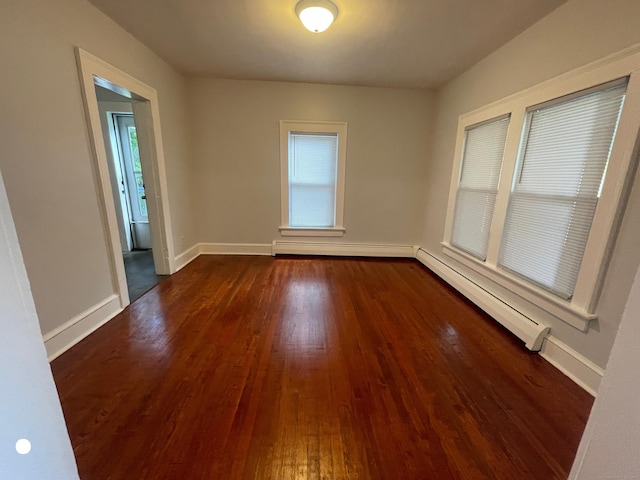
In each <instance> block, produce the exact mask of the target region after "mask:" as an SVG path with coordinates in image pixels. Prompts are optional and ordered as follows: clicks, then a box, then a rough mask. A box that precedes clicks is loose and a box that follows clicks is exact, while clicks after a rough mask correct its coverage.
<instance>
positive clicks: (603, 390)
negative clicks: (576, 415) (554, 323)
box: [569, 269, 640, 480]
mask: <svg viewBox="0 0 640 480" xmlns="http://www.w3.org/2000/svg"><path fill="white" fill-rule="evenodd" d="M638 365H640V269H638V270H637V273H636V278H635V281H634V282H633V286H632V287H631V293H630V294H629V299H628V301H627V304H626V307H625V310H624V314H623V316H622V322H621V323H620V330H619V332H618V335H617V336H616V340H615V342H614V344H613V349H612V350H611V358H610V359H609V365H608V366H607V371H606V372H605V375H604V378H603V379H602V383H601V385H600V391H599V394H598V397H597V398H596V401H595V403H594V405H593V409H592V410H591V415H590V416H589V421H588V422H587V428H586V429H585V431H584V435H583V436H582V441H581V442H580V446H579V447H578V453H577V455H576V459H575V462H574V465H573V469H572V470H571V474H570V476H569V478H571V479H575V480H592V479H600V478H603V479H604V478H610V479H616V480H636V479H638V478H640V456H639V455H638V446H639V445H640V402H638V398H640V382H638Z"/></svg>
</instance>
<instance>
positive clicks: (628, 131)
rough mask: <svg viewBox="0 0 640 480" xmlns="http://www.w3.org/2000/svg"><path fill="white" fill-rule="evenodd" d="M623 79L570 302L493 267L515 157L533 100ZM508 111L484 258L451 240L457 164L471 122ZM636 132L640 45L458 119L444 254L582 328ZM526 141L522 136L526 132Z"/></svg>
mask: <svg viewBox="0 0 640 480" xmlns="http://www.w3.org/2000/svg"><path fill="white" fill-rule="evenodd" d="M624 77H628V79H629V80H628V86H627V93H626V98H625V102H624V106H623V110H622V113H621V116H620V122H619V125H618V130H617V134H616V138H615V141H614V145H613V149H612V151H611V156H610V160H609V165H608V168H607V173H606V177H605V181H604V184H603V188H602V193H601V196H600V199H599V201H598V205H597V208H596V211H595V214H594V217H593V223H592V227H591V232H590V234H589V239H588V241H587V245H586V248H585V252H584V257H583V261H582V265H581V268H580V273H579V275H578V280H577V283H576V286H575V289H574V294H573V296H572V298H571V299H570V300H564V299H562V298H560V297H557V296H556V295H553V294H552V293H550V292H547V291H545V290H544V289H542V288H540V287H537V286H536V285H534V284H532V283H529V282H527V281H525V280H523V279H521V278H519V277H517V276H515V275H512V274H510V273H509V272H507V271H505V270H503V269H500V268H498V256H499V251H500V245H501V240H502V234H503V229H504V222H505V219H506V213H507V208H508V205H509V197H510V194H511V189H512V182H513V177H514V172H515V168H516V166H517V161H518V158H519V156H520V149H521V147H522V140H523V136H524V135H525V133H526V132H524V128H523V126H524V125H525V119H526V115H527V111H528V109H529V108H530V107H532V106H534V105H541V104H544V103H545V102H549V101H553V100H555V99H560V98H561V97H568V96H571V95H574V94H576V92H580V91H583V90H587V89H591V88H593V87H595V86H598V85H602V84H606V83H609V82H614V81H616V80H618V79H621V78H624ZM509 114H510V115H511V122H510V125H509V131H508V133H507V141H506V145H505V153H504V159H503V165H502V172H501V176H500V184H499V186H498V195H497V198H496V205H495V208H494V219H493V222H492V226H491V234H490V239H489V248H488V250H487V258H486V260H485V261H484V262H483V261H480V260H479V259H477V258H475V257H473V256H471V255H469V254H467V253H466V252H464V251H462V250H459V249H457V248H456V247H454V246H452V245H451V244H450V241H451V234H452V226H453V215H454V210H455V201H456V191H457V187H458V181H459V176H460V173H461V167H462V155H463V148H464V143H463V142H464V137H465V131H466V129H468V128H469V127H471V126H474V125H476V124H480V123H483V122H487V121H489V120H491V119H494V118H499V117H502V116H505V115H509ZM639 131H640V47H632V48H630V49H627V50H623V51H622V52H619V53H617V54H614V55H612V56H609V57H606V58H604V59H602V60H600V61H598V62H594V63H592V64H589V65H587V66H585V67H582V68H579V69H576V70H574V71H571V72H569V73H567V74H564V75H561V76H559V77H557V78H554V79H552V80H549V81H547V82H544V83H542V84H540V85H537V86H534V87H532V88H530V89H527V90H524V91H522V92H519V93H517V94H515V95H512V96H510V97H507V98H505V99H502V100H499V101H497V102H494V103H492V104H490V105H487V106H485V107H482V108H480V109H477V110H474V111H472V112H469V113H467V114H464V115H462V116H460V118H459V121H458V131H457V137H456V147H455V154H454V164H453V170H452V175H451V186H450V189H449V198H448V207H447V216H446V222H445V230H444V239H443V242H442V247H443V253H444V254H445V255H447V256H449V257H450V258H453V259H454V260H456V261H458V262H460V263H462V264H463V265H465V266H466V267H468V268H470V269H472V270H474V271H475V272H477V273H480V274H481V275H483V276H484V277H485V278H487V279H489V280H491V281H493V282H495V283H497V284H498V285H501V286H502V287H505V288H507V289H508V290H510V291H511V292H513V293H515V294H517V295H518V296H520V297H521V298H523V299H524V300H526V301H529V302H531V303H533V304H535V305H536V306H538V307H540V308H542V309H544V310H545V311H547V312H548V313H550V314H552V315H554V316H555V317H557V318H559V319H561V320H563V321H565V322H566V323H568V324H570V325H572V326H574V327H576V328H578V329H579V330H582V331H586V330H587V329H588V328H589V322H590V321H591V320H593V319H595V318H596V317H597V315H596V309H597V301H598V296H599V293H600V289H601V284H602V280H603V273H604V271H605V270H606V266H607V263H608V260H609V256H610V251H611V249H612V246H613V242H614V240H615V236H616V235H615V234H616V233H617V228H618V226H619V220H620V217H621V211H622V208H620V207H621V206H622V205H623V204H624V198H625V196H626V195H627V193H628V189H629V186H630V182H631V178H629V177H630V175H629V172H630V169H632V166H633V161H634V159H635V158H636V156H637V152H638V132H639ZM525 138H526V137H525Z"/></svg>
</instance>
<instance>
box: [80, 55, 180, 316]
mask: <svg viewBox="0 0 640 480" xmlns="http://www.w3.org/2000/svg"><path fill="white" fill-rule="evenodd" d="M76 59H77V61H78V69H79V73H80V83H81V86H82V97H83V100H84V106H85V112H86V117H87V124H88V127H89V140H90V145H91V150H92V151H91V153H92V156H93V159H94V166H95V172H96V177H97V185H98V201H99V203H100V207H101V211H102V217H103V224H104V226H105V241H106V243H107V247H108V252H109V257H110V258H109V260H110V262H109V263H110V266H111V278H112V280H113V286H114V289H115V291H116V294H118V295H119V297H120V305H121V307H123V308H124V307H125V306H127V305H129V293H128V290H127V277H126V275H125V270H124V261H123V259H122V252H121V248H120V237H119V233H118V221H117V216H116V210H115V202H114V198H113V191H112V188H111V178H110V173H109V163H108V160H107V152H106V147H105V144H104V138H103V136H102V125H101V123H100V111H99V109H98V99H97V97H96V90H95V85H100V86H101V87H104V88H107V89H109V90H112V91H114V92H116V93H119V94H121V95H124V96H126V97H129V98H132V100H133V102H132V105H133V113H134V117H135V122H136V129H137V131H138V148H139V149H140V160H141V162H142V169H143V175H144V181H145V185H146V186H147V209H148V213H149V227H150V229H151V244H152V246H153V263H154V266H155V269H156V273H157V274H159V275H167V274H172V273H174V272H175V271H176V265H175V252H174V245H173V235H172V229H171V217H170V215H169V201H168V198H169V197H168V194H167V177H166V171H165V165H164V150H163V146H162V135H161V130H160V113H159V108H158V94H157V92H156V90H155V89H154V88H152V87H150V86H149V85H147V84H145V83H143V82H141V81H140V80H138V79H136V78H134V77H132V76H131V75H129V74H127V73H125V72H123V71H122V70H119V69H118V68H116V67H114V66H112V65H110V64H108V63H107V62H105V61H103V60H101V59H99V58H98V57H96V56H94V55H92V54H90V53H88V52H86V51H85V50H82V49H81V48H78V47H76Z"/></svg>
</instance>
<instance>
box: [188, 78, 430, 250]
mask: <svg viewBox="0 0 640 480" xmlns="http://www.w3.org/2000/svg"><path fill="white" fill-rule="evenodd" d="M189 98H190V103H189V110H190V115H191V119H192V124H191V125H192V128H193V139H194V174H195V178H196V181H195V194H196V201H195V204H196V212H197V222H198V225H199V231H198V238H199V239H200V241H201V242H223V243H224V242H238V243H271V241H272V240H274V239H278V238H280V234H279V231H278V227H279V224H280V160H279V124H278V122H279V120H325V121H344V122H348V124H349V127H348V128H349V130H348V146H347V172H346V188H345V215H344V219H345V227H346V229H347V232H346V235H345V236H344V237H343V238H341V239H338V240H337V241H339V242H363V243H364V242H368V243H400V244H414V243H415V242H417V241H418V240H419V237H420V225H421V224H422V222H423V217H424V215H423V213H424V212H423V211H422V206H423V205H424V190H423V185H424V178H425V173H426V172H425V168H426V163H425V157H426V155H427V152H428V148H429V145H430V140H431V139H430V138H429V134H428V132H430V131H431V128H430V127H431V123H430V122H431V117H432V94H431V93H430V92H427V91H421V90H400V89H384V88H368V87H343V86H331V85H310V84H293V83H277V82H254V81H234V80H206V79H191V80H189ZM287 239H291V237H287ZM307 240H308V238H307ZM323 240H326V239H323Z"/></svg>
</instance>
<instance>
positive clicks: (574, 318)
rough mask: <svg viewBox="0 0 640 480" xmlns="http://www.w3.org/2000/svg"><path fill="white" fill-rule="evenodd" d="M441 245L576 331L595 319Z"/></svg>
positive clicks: (503, 273) (464, 254)
mask: <svg viewBox="0 0 640 480" xmlns="http://www.w3.org/2000/svg"><path fill="white" fill-rule="evenodd" d="M442 247H443V252H444V254H445V255H447V256H448V257H450V258H452V259H454V260H456V261H458V262H460V263H461V264H463V265H464V266H466V267H468V268H470V269H472V270H473V271H475V272H477V273H479V274H480V275H482V276H483V277H485V278H487V279H489V280H491V281H493V282H495V283H497V284H498V285H500V286H502V287H504V288H506V289H507V290H509V291H511V292H513V293H515V294H516V295H518V296H519V297H521V298H523V299H524V300H526V301H527V302H530V303H531V304H533V305H535V306H537V307H539V308H541V309H543V310H545V311H546V312H547V313H550V314H551V315H553V316H554V317H556V318H558V319H559V320H562V321H564V322H565V323H568V324H569V325H571V326H572V327H575V328H577V329H578V330H580V331H583V332H586V331H587V330H588V329H589V323H590V322H591V320H595V319H596V318H597V316H596V315H595V314H593V313H589V312H587V311H585V310H582V309H580V308H578V307H576V306H575V305H572V304H571V303H570V302H568V301H566V300H563V299H561V298H559V297H555V296H554V295H552V294H550V293H548V292H546V291H544V290H541V289H538V288H536V287H534V286H532V285H529V284H527V283H526V282H524V281H522V280H520V279H519V278H517V277H515V276H512V275H509V274H508V273H506V272H503V271H502V270H499V269H497V268H492V267H491V266H488V265H485V264H484V263H482V262H480V261H479V260H478V259H476V258H474V257H472V256H471V255H468V254H467V253H464V252H462V251H460V250H458V249H456V248H455V247H453V246H452V245H450V244H449V243H446V242H442Z"/></svg>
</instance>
